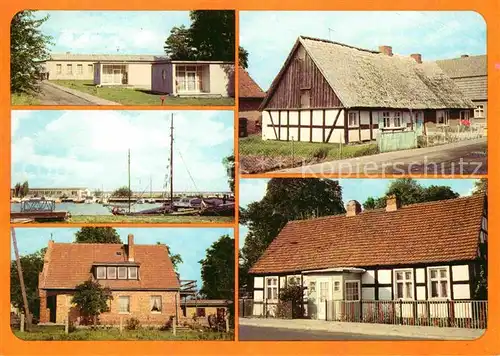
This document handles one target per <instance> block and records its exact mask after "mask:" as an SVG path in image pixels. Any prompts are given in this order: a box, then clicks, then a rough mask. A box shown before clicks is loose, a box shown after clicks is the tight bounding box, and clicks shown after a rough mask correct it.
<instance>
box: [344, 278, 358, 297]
mask: <svg viewBox="0 0 500 356" xmlns="http://www.w3.org/2000/svg"><path fill="white" fill-rule="evenodd" d="M359 289H360V288H359V281H346V282H345V300H349V301H356V300H359V294H360V293H359Z"/></svg>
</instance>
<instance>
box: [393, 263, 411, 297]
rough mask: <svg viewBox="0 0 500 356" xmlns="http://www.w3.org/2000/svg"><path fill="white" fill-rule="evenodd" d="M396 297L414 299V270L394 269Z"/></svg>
mask: <svg viewBox="0 0 500 356" xmlns="http://www.w3.org/2000/svg"><path fill="white" fill-rule="evenodd" d="M394 297H395V298H396V299H401V300H413V270H412V269H396V270H394Z"/></svg>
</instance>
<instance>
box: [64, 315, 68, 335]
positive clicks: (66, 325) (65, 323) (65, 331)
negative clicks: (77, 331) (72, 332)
mask: <svg viewBox="0 0 500 356" xmlns="http://www.w3.org/2000/svg"><path fill="white" fill-rule="evenodd" d="M64 333H65V334H66V335H68V334H69V314H68V316H66V319H65V320H64Z"/></svg>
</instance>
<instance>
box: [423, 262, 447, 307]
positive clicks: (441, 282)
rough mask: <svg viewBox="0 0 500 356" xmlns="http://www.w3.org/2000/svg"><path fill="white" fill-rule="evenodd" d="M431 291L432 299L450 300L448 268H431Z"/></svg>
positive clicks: (429, 270)
mask: <svg viewBox="0 0 500 356" xmlns="http://www.w3.org/2000/svg"><path fill="white" fill-rule="evenodd" d="M427 271H428V273H429V290H430V293H429V295H430V297H431V298H439V299H445V298H449V285H450V283H449V277H448V274H449V273H448V267H429V268H428V270H427Z"/></svg>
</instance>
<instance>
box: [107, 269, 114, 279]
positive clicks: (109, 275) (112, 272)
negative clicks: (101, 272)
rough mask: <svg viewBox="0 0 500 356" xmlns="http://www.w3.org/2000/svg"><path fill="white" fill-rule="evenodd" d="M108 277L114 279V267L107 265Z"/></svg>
mask: <svg viewBox="0 0 500 356" xmlns="http://www.w3.org/2000/svg"><path fill="white" fill-rule="evenodd" d="M108 279H116V267H108Z"/></svg>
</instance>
